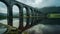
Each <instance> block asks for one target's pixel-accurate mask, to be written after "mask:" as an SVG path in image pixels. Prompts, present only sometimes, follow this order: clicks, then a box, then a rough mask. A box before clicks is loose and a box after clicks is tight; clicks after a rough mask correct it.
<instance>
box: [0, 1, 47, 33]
mask: <svg viewBox="0 0 60 34" xmlns="http://www.w3.org/2000/svg"><path fill="white" fill-rule="evenodd" d="M0 2H3V3H5V5H6V6H7V12H8V14H7V20H8V25H10V26H13V11H12V7H13V6H14V5H16V6H18V8H19V27H18V29H19V30H20V31H21V32H22V31H24V30H26V29H29V28H31V27H32V26H34V25H37V24H39V23H40V22H41V20H43V19H45V18H47V15H46V14H43V13H42V12H40V10H39V9H36V8H34V7H31V6H28V5H25V4H23V3H20V2H18V1H15V0H0ZM23 8H26V26H25V27H24V26H23V19H24V16H23Z"/></svg>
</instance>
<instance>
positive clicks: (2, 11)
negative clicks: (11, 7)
mask: <svg viewBox="0 0 60 34" xmlns="http://www.w3.org/2000/svg"><path fill="white" fill-rule="evenodd" d="M0 23H2V24H5V25H7V5H6V4H5V3H4V2H0ZM0 27H1V28H3V29H2V30H1V31H3V30H4V31H3V32H1V31H0V34H2V33H4V32H5V31H6V30H7V28H5V26H4V25H0Z"/></svg>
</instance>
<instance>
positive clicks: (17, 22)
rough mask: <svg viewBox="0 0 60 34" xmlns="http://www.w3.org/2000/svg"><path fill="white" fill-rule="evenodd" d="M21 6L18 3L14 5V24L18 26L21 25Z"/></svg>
mask: <svg viewBox="0 0 60 34" xmlns="http://www.w3.org/2000/svg"><path fill="white" fill-rule="evenodd" d="M19 25H20V24H19V8H18V6H17V5H14V6H13V26H14V27H16V28H18V27H19Z"/></svg>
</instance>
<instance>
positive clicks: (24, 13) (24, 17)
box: [23, 7, 27, 27]
mask: <svg viewBox="0 0 60 34" xmlns="http://www.w3.org/2000/svg"><path fill="white" fill-rule="evenodd" d="M26 11H27V10H26V8H25V7H24V8H23V27H25V26H26V18H27V15H26Z"/></svg>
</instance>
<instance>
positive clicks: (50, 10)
mask: <svg viewBox="0 0 60 34" xmlns="http://www.w3.org/2000/svg"><path fill="white" fill-rule="evenodd" d="M40 11H41V12H43V13H60V7H44V8H41V9H40Z"/></svg>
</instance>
